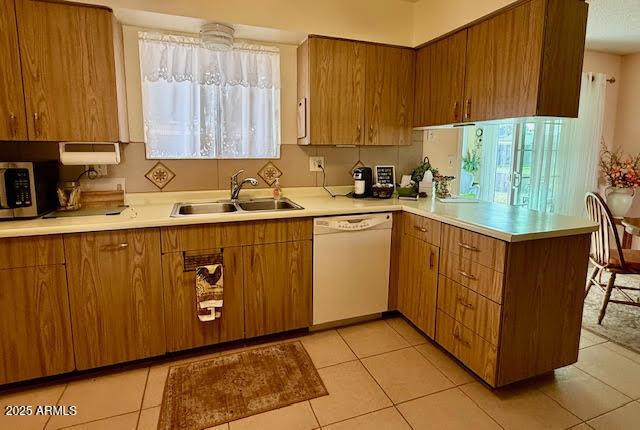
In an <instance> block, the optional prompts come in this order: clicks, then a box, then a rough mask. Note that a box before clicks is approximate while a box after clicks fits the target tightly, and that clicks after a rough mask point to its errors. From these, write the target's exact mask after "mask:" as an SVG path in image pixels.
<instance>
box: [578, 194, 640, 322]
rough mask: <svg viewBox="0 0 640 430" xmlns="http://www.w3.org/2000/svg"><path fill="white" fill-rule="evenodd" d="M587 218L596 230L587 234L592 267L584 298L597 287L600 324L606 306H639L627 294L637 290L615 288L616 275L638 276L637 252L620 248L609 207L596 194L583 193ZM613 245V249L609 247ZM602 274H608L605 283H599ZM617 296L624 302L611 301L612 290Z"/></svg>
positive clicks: (618, 237) (639, 290)
mask: <svg viewBox="0 0 640 430" xmlns="http://www.w3.org/2000/svg"><path fill="white" fill-rule="evenodd" d="M585 204H586V206H587V215H588V216H589V219H590V220H591V221H594V222H596V223H598V226H599V228H598V230H597V231H595V232H593V233H592V234H591V251H590V253H589V259H590V261H591V264H593V266H594V268H593V270H592V271H591V273H590V274H589V277H588V278H587V285H586V288H585V297H586V296H587V295H588V294H589V290H590V289H591V287H592V286H593V285H596V286H598V287H600V289H601V290H602V291H603V292H604V299H603V301H602V308H600V314H599V315H598V324H601V323H602V319H603V318H604V316H605V314H606V312H607V306H608V305H609V303H617V304H620V305H630V306H638V307H640V302H639V301H638V299H635V298H633V297H632V296H630V295H629V294H628V293H627V291H638V292H640V288H634V287H626V286H621V285H616V284H615V282H616V277H617V276H618V275H640V250H636V249H622V246H620V236H619V235H618V230H617V229H616V224H615V221H614V218H613V215H611V211H610V210H609V207H608V206H607V204H606V203H605V201H604V199H603V198H602V197H601V196H600V195H598V194H596V193H587V195H586V196H585ZM611 242H613V245H614V248H613V249H612V247H611ZM602 272H608V273H609V274H610V277H609V281H608V282H607V283H606V284H605V283H603V282H601V280H600V279H601V275H602ZM614 290H615V291H616V292H617V293H619V295H620V296H622V298H624V300H617V299H612V298H611V294H612V293H613V291H614Z"/></svg>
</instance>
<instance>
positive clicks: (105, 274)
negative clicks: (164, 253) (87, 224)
mask: <svg viewBox="0 0 640 430" xmlns="http://www.w3.org/2000/svg"><path fill="white" fill-rule="evenodd" d="M64 247H65V256H66V261H67V278H68V282H69V297H70V301H71V318H72V323H73V339H74V348H75V355H76V366H77V368H78V369H89V368H92V367H100V366H106V365H109V364H114V363H120V362H125V361H131V360H137V359H141V358H145V357H152V356H156V355H161V354H164V353H165V352H166V343H165V326H164V316H163V296H162V267H161V261H160V230H159V229H157V228H149V229H138V230H122V231H109V232H98V233H81V234H69V235H66V236H65V237H64Z"/></svg>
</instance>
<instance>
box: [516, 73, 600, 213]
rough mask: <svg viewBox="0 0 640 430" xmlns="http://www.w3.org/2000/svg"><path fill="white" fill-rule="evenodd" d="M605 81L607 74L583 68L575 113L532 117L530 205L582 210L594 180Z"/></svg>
mask: <svg viewBox="0 0 640 430" xmlns="http://www.w3.org/2000/svg"><path fill="white" fill-rule="evenodd" d="M606 86H607V76H606V75H604V74H601V73H599V74H593V73H583V74H582V87H581V90H580V110H579V114H578V118H577V119H564V120H555V121H554V120H548V119H547V120H545V119H537V120H535V123H536V125H535V126H536V133H535V139H536V141H535V143H534V145H533V147H534V153H533V160H532V169H531V170H532V178H531V200H530V203H529V208H530V209H536V210H541V211H550V212H554V213H558V214H562V215H572V216H585V212H584V211H585V209H584V195H585V193H587V192H588V191H593V190H596V189H597V185H598V159H599V154H600V142H601V141H602V130H603V124H604V103H605V93H606ZM539 131H540V132H539ZM554 152H555V153H556V154H554Z"/></svg>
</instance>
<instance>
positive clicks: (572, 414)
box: [531, 387, 584, 427]
mask: <svg viewBox="0 0 640 430" xmlns="http://www.w3.org/2000/svg"><path fill="white" fill-rule="evenodd" d="M531 388H533V389H534V390H536V391H538V392H539V393H542V394H543V395H544V396H545V397H547V398H548V399H550V400H551V401H552V402H554V403H555V404H557V405H558V406H560V409H564V410H565V411H567V412H568V413H569V414H570V415H571V416H573V417H575V418H577V419H578V421H580V422H579V423H578V424H580V423H583V422H584V420H583V419H582V418H580V417H579V416H577V415H576V414H574V413H573V412H571V411H570V410H569V409H568V408H567V407H566V406H564V405H563V404H562V403H560V402H559V401H558V400H556V399H554V398H553V397H551V396H550V395H549V394H547V393H545V392H544V391H542V390H541V389H540V388H539V387H531ZM578 424H575V425H574V426H572V427H575V426H576V425H578Z"/></svg>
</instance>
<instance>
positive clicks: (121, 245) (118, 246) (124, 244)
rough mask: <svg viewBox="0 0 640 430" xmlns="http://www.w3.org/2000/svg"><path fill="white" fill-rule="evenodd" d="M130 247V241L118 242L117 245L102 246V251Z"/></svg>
mask: <svg viewBox="0 0 640 430" xmlns="http://www.w3.org/2000/svg"><path fill="white" fill-rule="evenodd" d="M128 247H129V244H128V243H118V244H116V245H103V246H101V247H100V250H102V251H119V250H121V249H126V248H128Z"/></svg>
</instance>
